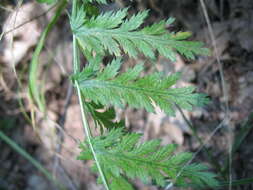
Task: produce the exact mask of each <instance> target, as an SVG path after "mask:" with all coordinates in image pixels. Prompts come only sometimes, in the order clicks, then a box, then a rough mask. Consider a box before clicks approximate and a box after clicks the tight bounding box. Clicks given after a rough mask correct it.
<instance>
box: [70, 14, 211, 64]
mask: <svg viewBox="0 0 253 190" xmlns="http://www.w3.org/2000/svg"><path fill="white" fill-rule="evenodd" d="M80 15H82V17H80ZM126 16H127V9H122V10H119V11H117V12H113V11H110V12H106V13H103V14H100V15H98V16H94V17H92V18H91V19H87V18H85V15H84V14H83V10H82V9H80V10H79V11H78V13H77V16H76V17H73V18H72V25H71V26H72V30H73V33H74V35H75V36H76V37H77V39H78V42H79V45H80V46H81V47H82V49H83V50H88V51H90V52H92V51H95V52H96V53H98V54H102V55H103V54H104V53H105V51H108V52H109V53H110V54H113V55H116V56H120V54H121V50H122V49H123V50H124V52H125V53H127V54H128V55H130V56H132V57H136V56H137V54H138V53H143V54H144V55H145V56H147V57H150V58H154V57H155V54H154V52H155V51H156V50H157V51H158V52H159V53H160V54H161V55H163V56H165V57H167V58H170V59H171V60H173V61H175V59H176V54H175V51H178V52H179V53H181V54H182V55H184V56H185V57H187V58H190V59H193V58H194V55H199V54H208V50H207V49H206V48H203V44H202V43H201V42H193V41H185V39H187V38H189V37H190V36H191V34H190V33H188V32H178V33H169V32H168V31H167V30H166V27H167V26H168V25H170V24H171V23H172V22H173V21H174V19H172V18H170V19H168V20H167V21H161V22H159V23H156V24H153V25H151V26H147V27H144V28H142V29H141V28H140V26H141V25H142V24H143V22H144V20H145V18H146V17H147V16H148V11H143V12H140V13H137V14H136V15H133V16H132V17H130V18H129V19H127V18H126ZM75 23H77V24H75ZM79 23H82V25H80V24H79Z"/></svg>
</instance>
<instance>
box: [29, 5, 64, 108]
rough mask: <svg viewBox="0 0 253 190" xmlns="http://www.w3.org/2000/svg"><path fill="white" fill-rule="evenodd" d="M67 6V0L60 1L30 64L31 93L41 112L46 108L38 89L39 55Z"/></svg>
mask: <svg viewBox="0 0 253 190" xmlns="http://www.w3.org/2000/svg"><path fill="white" fill-rule="evenodd" d="M66 5H67V0H61V1H59V3H58V6H57V9H56V12H55V15H54V16H53V18H52V19H51V21H50V22H49V23H48V25H47V27H46V28H45V30H44V31H43V33H42V35H41V37H40V40H39V43H38V45H37V46H36V49H35V52H34V54H33V56H32V61H31V64H30V72H29V92H30V96H31V97H32V98H33V100H34V101H35V102H36V104H37V105H38V107H39V109H40V111H42V112H45V106H44V103H43V100H42V98H41V95H40V89H39V88H38V85H37V77H38V65H39V55H40V53H41V51H42V49H43V47H44V44H45V40H46V37H47V36H48V34H49V32H50V31H51V30H52V28H53V27H54V25H55V24H56V22H57V20H58V18H59V17H60V15H61V13H62V11H63V10H64V9H65V7H66Z"/></svg>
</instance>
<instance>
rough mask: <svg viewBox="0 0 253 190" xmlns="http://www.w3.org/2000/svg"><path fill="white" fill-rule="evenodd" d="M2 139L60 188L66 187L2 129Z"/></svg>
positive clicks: (0, 134) (0, 137) (0, 135)
mask: <svg viewBox="0 0 253 190" xmlns="http://www.w3.org/2000/svg"><path fill="white" fill-rule="evenodd" d="M0 139H2V140H3V141H4V142H5V143H6V144H8V145H9V146H10V147H11V148H13V149H14V150H15V151H16V152H17V153H19V154H20V155H21V156H23V157H24V158H25V159H27V160H28V161H29V162H30V163H31V164H32V165H33V166H34V167H36V168H37V169H38V170H39V171H40V172H41V173H42V174H43V175H45V176H46V178H47V179H48V180H50V181H52V182H53V183H54V184H55V185H57V186H58V187H59V188H60V189H65V188H63V187H62V185H61V184H60V183H59V182H58V181H56V180H55V179H54V177H53V176H52V174H51V173H50V172H48V171H47V169H45V168H44V167H43V166H42V165H41V164H40V163H39V162H38V161H37V160H35V159H34V158H33V157H32V156H31V155H30V154H29V153H27V152H26V151H25V150H24V149H23V148H22V147H20V146H19V145H18V144H17V143H15V142H14V141H13V140H12V139H10V138H9V137H8V136H6V135H5V134H4V133H3V132H2V131H0Z"/></svg>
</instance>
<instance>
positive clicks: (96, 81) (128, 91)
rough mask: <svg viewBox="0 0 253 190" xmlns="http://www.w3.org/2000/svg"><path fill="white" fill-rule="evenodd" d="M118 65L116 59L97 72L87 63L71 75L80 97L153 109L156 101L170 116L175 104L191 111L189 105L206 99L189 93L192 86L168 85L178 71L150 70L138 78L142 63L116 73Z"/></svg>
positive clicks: (172, 83)
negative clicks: (80, 94)
mask: <svg viewBox="0 0 253 190" xmlns="http://www.w3.org/2000/svg"><path fill="white" fill-rule="evenodd" d="M120 66H121V61H120V60H119V59H116V60H113V61H112V63H111V64H109V65H107V66H106V67H105V68H104V69H102V70H101V71H100V70H94V69H92V68H91V67H89V66H87V67H86V68H84V70H83V71H82V72H81V73H78V74H77V75H74V76H73V78H75V80H77V81H78V82H79V84H80V87H81V90H82V93H83V97H85V98H87V99H89V100H92V101H94V102H95V103H100V104H102V105H114V106H118V107H123V106H124V105H125V104H129V105H130V106H132V107H134V108H145V109H146V110H147V111H149V112H154V104H156V105H157V106H159V107H160V108H161V109H162V110H163V111H165V113H167V114H170V115H173V114H174V110H175V109H174V106H175V104H177V105H178V106H180V107H181V108H184V109H188V110H191V109H192V106H193V105H194V106H202V105H203V104H204V103H205V102H206V101H207V98H206V97H205V95H203V94H198V93H193V91H194V89H195V88H194V87H184V88H171V87H172V86H173V85H175V83H176V82H177V80H178V79H179V78H180V74H179V73H176V74H173V75H170V76H163V75H162V73H153V74H150V75H146V76H144V77H140V73H141V71H142V70H143V65H142V64H138V65H136V66H135V67H134V68H131V69H128V70H127V71H126V72H124V73H122V74H118V71H119V68H120ZM94 94H95V96H94Z"/></svg>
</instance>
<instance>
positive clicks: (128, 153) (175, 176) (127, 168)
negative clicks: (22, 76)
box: [30, 0, 217, 190]
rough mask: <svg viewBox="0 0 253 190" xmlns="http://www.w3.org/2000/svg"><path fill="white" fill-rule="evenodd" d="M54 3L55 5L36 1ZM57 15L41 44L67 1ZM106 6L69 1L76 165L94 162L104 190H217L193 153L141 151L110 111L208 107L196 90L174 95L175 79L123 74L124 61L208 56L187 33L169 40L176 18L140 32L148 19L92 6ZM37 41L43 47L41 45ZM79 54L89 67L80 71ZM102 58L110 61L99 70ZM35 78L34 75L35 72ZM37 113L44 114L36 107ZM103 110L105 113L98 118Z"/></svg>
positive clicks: (150, 145) (135, 71) (156, 144)
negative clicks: (138, 187)
mask: <svg viewBox="0 0 253 190" xmlns="http://www.w3.org/2000/svg"><path fill="white" fill-rule="evenodd" d="M38 1H40V2H46V3H52V2H55V0H38ZM55 3H58V4H59V5H58V9H57V12H56V15H55V16H54V18H53V19H52V21H51V22H50V23H49V25H48V27H47V28H46V30H45V32H44V33H43V35H42V37H41V41H42V43H40V44H43V41H44V40H45V38H46V36H47V33H48V32H49V30H50V29H51V28H52V25H53V24H54V23H55V22H56V20H57V19H58V17H59V13H60V12H62V10H63V9H64V8H65V5H66V4H67V1H66V0H59V1H58V2H55ZM99 4H107V1H106V0H83V1H81V0H73V1H72V11H71V14H69V19H70V26H71V31H72V33H73V70H74V73H73V75H72V76H71V77H70V80H71V81H72V83H73V85H74V87H75V89H76V92H77V96H78V98H79V103H80V108H81V115H82V122H83V127H84V131H85V135H86V140H85V141H84V142H83V143H81V144H80V148H81V150H82V151H81V153H80V155H79V156H78V159H80V160H94V165H93V167H92V169H93V171H94V172H97V173H98V176H99V177H98V183H102V184H103V185H104V187H105V189H107V190H133V189H134V188H133V186H132V185H131V182H132V180H133V179H136V178H137V179H139V180H141V181H143V183H146V184H153V185H157V186H161V187H164V188H166V186H167V187H168V186H171V185H174V186H183V187H191V186H193V187H197V188H200V187H206V186H208V187H212V186H216V185H217V181H216V179H215V175H214V174H212V173H210V172H208V171H207V167H206V166H204V165H202V164H192V163H191V160H192V158H193V156H192V154H190V153H178V154H176V153H175V148H176V147H175V145H172V144H170V145H166V146H162V145H161V144H160V141H159V140H157V139H155V140H151V141H148V142H144V143H140V138H141V135H140V134H137V133H131V132H128V131H127V130H126V129H125V128H124V121H121V122H114V119H115V110H114V107H119V108H124V107H125V106H126V105H128V106H129V107H133V108H138V109H145V110H146V111H148V112H154V107H155V106H158V107H159V108H160V109H161V110H163V111H164V112H165V113H166V114H168V115H172V116H173V115H174V113H175V106H179V107H180V108H182V109H187V110H191V109H192V107H193V106H202V105H204V104H205V103H206V102H207V98H206V96H205V95H203V94H198V93H195V88H194V87H183V88H174V87H173V86H174V85H175V84H176V82H177V81H178V80H179V79H180V74H179V73H175V74H172V75H169V76H166V75H165V74H163V73H159V72H155V73H152V74H148V75H143V69H144V68H145V65H144V64H136V65H135V66H134V67H132V68H128V69H127V70H126V71H125V72H121V65H122V60H121V59H120V58H119V57H121V56H122V54H127V55H128V56H129V57H133V58H136V57H137V55H138V54H143V55H144V56H146V57H147V58H150V59H152V60H155V58H156V55H157V53H159V54H161V55H162V56H165V57H166V58H169V59H170V60H172V61H175V59H176V53H179V54H181V55H183V56H185V57H186V58H188V59H194V58H195V56H196V55H206V54H208V50H207V49H206V48H203V44H202V43H200V42H195V41H187V38H189V37H190V36H191V34H190V33H188V32H177V33H175V32H169V31H168V30H167V29H166V28H168V26H169V25H171V24H172V23H173V21H174V19H173V18H169V19H168V20H162V21H160V22H158V23H155V24H152V25H150V26H145V27H142V25H143V23H144V20H145V18H147V16H148V11H142V12H138V13H137V14H135V15H133V16H131V17H129V16H128V9H127V8H125V9H121V10H118V11H109V12H100V13H99V9H98V8H97V7H96V5H99ZM41 41H40V42H41ZM42 47H43V45H41V46H40V47H37V49H36V52H35V56H34V57H33V60H32V65H33V66H31V69H32V71H33V72H31V73H30V75H31V77H33V76H34V75H35V74H34V72H35V70H36V67H37V66H36V65H37V62H36V60H37V57H38V55H39V53H40V51H41V49H42ZM80 54H83V55H84V57H85V58H86V60H87V64H86V65H85V67H84V68H81V66H80ZM106 55H112V56H113V57H114V59H113V60H112V61H111V62H110V63H106V66H103V64H102V60H103V58H104V57H105V56H106ZM35 73H36V72H35ZM38 90H39V89H37V87H36V86H35V85H31V84H30V94H31V96H32V97H33V99H34V101H35V102H36V103H37V104H38V105H42V103H41V98H40V95H39V94H38ZM39 107H42V106H39ZM101 109H103V110H104V111H103V112H101ZM88 115H91V116H92V118H93V120H94V123H95V126H97V127H98V129H100V131H101V136H96V137H94V136H93V135H92V133H91V131H92V130H91V128H90V125H89V123H88V121H87V116H88Z"/></svg>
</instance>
